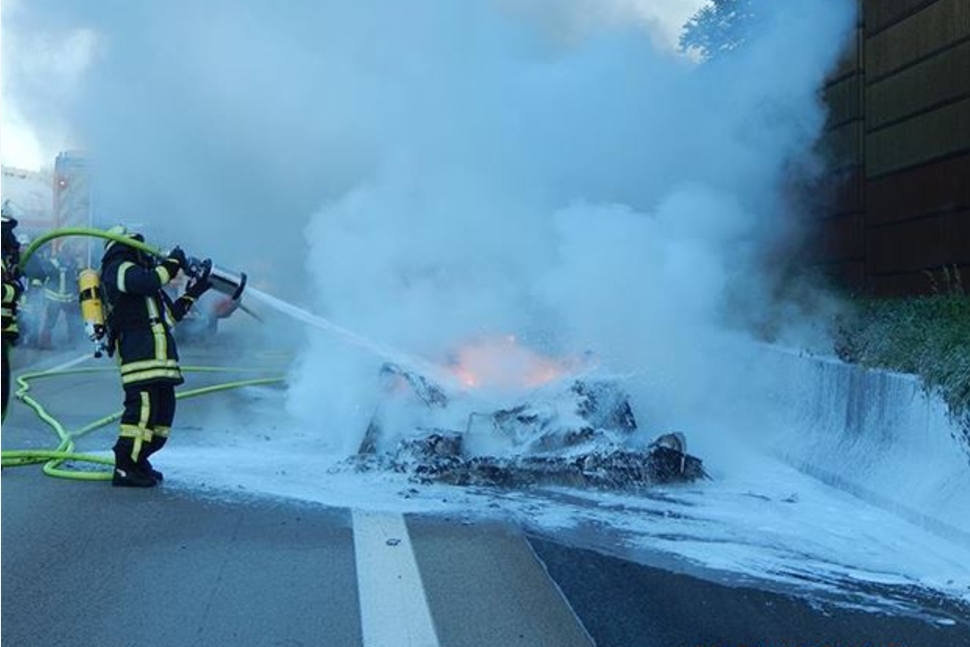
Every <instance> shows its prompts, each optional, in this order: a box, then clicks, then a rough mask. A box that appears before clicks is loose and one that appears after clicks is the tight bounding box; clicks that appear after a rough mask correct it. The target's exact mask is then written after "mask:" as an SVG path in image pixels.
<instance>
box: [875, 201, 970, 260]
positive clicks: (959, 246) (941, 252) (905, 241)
mask: <svg viewBox="0 0 970 647" xmlns="http://www.w3.org/2000/svg"><path fill="white" fill-rule="evenodd" d="M968 259H970V211H962V212H957V213H947V214H941V215H937V216H931V217H928V218H919V219H913V220H903V221H900V222H895V223H891V224H888V225H882V226H878V227H868V228H867V229H866V261H867V268H868V270H869V271H870V272H871V273H872V274H891V273H902V272H915V271H920V270H924V269H931V268H936V267H940V266H941V265H948V264H952V263H962V262H966V261H967V260H968Z"/></svg>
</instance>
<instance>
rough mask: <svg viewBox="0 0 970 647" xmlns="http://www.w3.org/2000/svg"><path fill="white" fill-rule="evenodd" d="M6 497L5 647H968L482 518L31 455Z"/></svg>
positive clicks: (902, 624) (104, 401)
mask: <svg viewBox="0 0 970 647" xmlns="http://www.w3.org/2000/svg"><path fill="white" fill-rule="evenodd" d="M67 357H69V356H68V355H65V356H64V357H60V356H55V355H48V356H43V355H41V356H31V355H29V354H24V355H22V356H21V358H22V359H23V360H25V362H26V361H27V360H30V361H31V363H36V362H41V363H46V365H48V366H50V365H53V364H56V363H58V362H59V361H62V360H63V359H65V358H67ZM111 379H116V378H113V376H111V375H110V374H92V375H88V376H78V377H76V378H71V380H73V382H69V383H63V384H59V385H58V386H57V387H51V388H49V389H48V390H47V391H45V393H44V395H45V401H46V402H49V403H50V405H51V406H52V407H56V408H58V409H59V410H61V411H65V412H67V411H69V412H71V413H69V414H67V415H68V416H75V417H76V421H77V423H78V424H80V423H82V422H84V421H86V420H90V419H91V418H92V416H95V415H103V414H104V412H105V411H106V410H107V411H110V410H112V409H113V408H117V405H118V403H117V402H115V400H117V399H118V392H117V391H116V385H114V382H110V380H111ZM62 417H63V416H62ZM8 423H9V424H7V425H4V430H3V435H2V440H3V447H4V449H8V448H14V447H15V448H21V447H23V446H25V445H30V444H31V443H33V442H35V441H34V440H32V439H35V438H38V437H45V438H49V433H48V432H46V431H43V432H42V428H41V426H40V424H39V423H38V422H36V421H35V420H33V418H32V416H30V415H28V412H27V411H25V410H24V408H23V407H19V406H18V410H17V411H16V412H15V414H12V415H11V417H10V419H9V420H8ZM111 433H113V432H111V431H108V432H106V434H107V435H106V436H105V442H107V441H108V440H110V435H111ZM42 434H48V435H47V436H43V435H42ZM46 444H48V445H49V443H46ZM109 444H110V443H109ZM0 492H2V508H0V512H2V525H0V531H2V558H3V563H2V585H3V586H2V589H0V590H2V622H0V626H2V643H3V644H4V645H23V646H33V645H37V646H54V645H62V646H65V647H66V646H86V647H90V646H111V647H113V646H120V645H132V646H139V647H153V646H156V645H158V646H178V647H181V646H194V645H198V646H200V647H201V646H203V645H204V646H206V647H221V646H223V645H227V646H228V645H233V646H239V645H259V646H262V645H266V646H270V645H289V646H296V645H336V646H343V645H347V646H357V645H368V646H372V647H380V646H382V645H400V646H406V645H429V646H433V645H442V646H455V647H464V646H468V647H474V646H486V645H489V646H496V645H498V646H502V645H521V646H539V645H549V646H550V647H571V646H573V645H577V646H579V645H590V644H596V645H600V646H601V647H613V646H616V647H636V646H643V647H654V646H662V647H678V646H682V647H741V646H747V647H755V646H768V645H779V646H781V645H784V646H788V647H796V646H798V647H826V646H836V645H845V646H849V645H852V646H858V647H863V646H866V647H935V646H937V645H939V646H944V645H947V646H951V645H953V646H955V645H970V619H968V621H967V622H966V623H956V624H953V625H945V626H941V625H937V624H931V623H928V622H925V621H923V620H920V619H916V618H903V617H891V616H885V615H880V614H873V613H866V612H861V611H852V610H847V609H841V608H832V607H827V606H823V605H820V604H818V603H817V602H812V601H808V600H803V599H801V598H798V597H795V596H789V595H784V594H779V593H771V592H766V591H760V590H757V589H752V588H743V587H732V586H728V585H725V584H723V583H714V582H708V581H705V580H701V579H697V578H695V577H691V576H687V575H684V574H677V573H671V572H667V571H664V570H660V569H656V568H650V567H646V566H642V565H640V564H637V563H634V562H632V561H628V560H625V559H620V558H618V557H611V556H608V555H603V554H601V553H598V552H594V551H590V550H584V549H582V548H580V547H576V546H569V545H565V544H563V543H562V541H560V540H558V539H557V538H556V537H548V536H547V537H537V536H530V535H528V534H527V533H526V532H525V531H524V530H522V529H520V528H517V527H514V526H511V525H505V524H501V523H496V522H484V521H476V520H475V519H469V518H465V519H455V518H438V517H433V516H408V517H406V518H405V517H401V516H400V515H393V514H386V515H383V514H380V513H366V514H365V513H361V512H360V511H353V510H348V509H345V508H333V507H327V506H322V505H319V504H308V503H300V502H294V501H290V500H280V499H270V498H252V497H248V498H247V497H244V496H233V497H231V498H227V497H225V496H219V497H214V496H212V495H211V494H207V493H205V492H195V491H191V490H187V489H184V488H179V487H178V486H177V485H172V484H170V485H166V486H162V487H160V488H155V489H152V490H128V489H118V488H112V487H110V486H109V485H107V484H106V483H103V482H95V483H82V482H76V481H67V480H59V479H53V478H48V477H45V476H44V475H42V473H41V472H40V468H39V467H20V468H9V469H4V470H3V476H2V483H0Z"/></svg>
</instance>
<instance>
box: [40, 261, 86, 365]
mask: <svg viewBox="0 0 970 647" xmlns="http://www.w3.org/2000/svg"><path fill="white" fill-rule="evenodd" d="M78 265H79V264H78V262H77V259H76V258H75V257H74V255H73V254H72V253H71V251H70V250H68V249H66V248H65V249H61V250H60V251H59V252H58V253H56V254H54V255H52V256H51V257H50V258H49V259H47V260H46V261H44V262H43V265H42V272H43V274H44V277H45V282H44V301H45V306H44V316H43V319H42V321H41V327H40V334H39V336H38V348H40V349H42V350H50V349H51V337H52V336H53V334H54V328H55V327H56V326H57V322H58V320H60V318H61V315H62V314H63V315H64V324H65V326H66V327H67V343H68V345H72V344H74V343H76V342H77V341H78V340H79V339H80V338H81V325H80V321H79V320H78V318H77V312H76V310H77V290H76V287H77V275H78Z"/></svg>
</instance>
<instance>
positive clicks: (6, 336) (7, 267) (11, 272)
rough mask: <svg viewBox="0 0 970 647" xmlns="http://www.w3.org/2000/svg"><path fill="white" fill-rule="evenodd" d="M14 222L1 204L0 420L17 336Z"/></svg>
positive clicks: (17, 276) (17, 246) (4, 413)
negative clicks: (0, 405) (0, 376)
mask: <svg viewBox="0 0 970 647" xmlns="http://www.w3.org/2000/svg"><path fill="white" fill-rule="evenodd" d="M16 227H17V219H16V218H13V217H12V216H10V215H9V212H8V210H7V205H6V204H4V205H3V266H2V268H3V332H2V336H3V349H2V350H3V409H2V411H0V418H6V417H7V402H8V401H9V400H10V349H11V348H12V347H13V346H14V345H16V343H17V339H18V338H19V336H20V331H19V329H18V328H17V301H18V300H19V299H20V295H21V294H22V293H23V291H24V290H23V286H22V285H21V283H20V274H19V270H18V268H17V264H18V263H19V261H20V243H19V242H18V241H17V237H16V236H15V235H14V233H13V230H14V229H15V228H16Z"/></svg>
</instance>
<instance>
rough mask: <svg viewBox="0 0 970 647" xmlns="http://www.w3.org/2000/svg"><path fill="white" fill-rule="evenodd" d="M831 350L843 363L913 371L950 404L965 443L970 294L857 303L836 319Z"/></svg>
mask: <svg viewBox="0 0 970 647" xmlns="http://www.w3.org/2000/svg"><path fill="white" fill-rule="evenodd" d="M961 288H962V286H961ZM836 351H837V352H838V354H839V356H840V357H841V358H842V359H844V360H846V361H850V362H855V363H859V364H862V365H864V366H870V367H874V368H883V369H889V370H893V371H899V372H903V373H913V374H915V375H918V376H919V377H920V378H922V380H923V383H924V384H925V385H926V388H927V389H928V390H929V391H932V392H935V393H939V394H940V395H941V396H942V397H943V399H944V400H945V401H946V403H947V405H949V407H950V411H951V412H952V414H953V416H954V418H955V419H957V420H958V421H960V423H961V425H962V427H963V434H964V438H963V441H964V443H966V444H967V446H968V447H970V297H968V296H964V295H963V294H962V289H961V290H960V291H953V292H952V293H950V294H937V295H934V296H927V297H913V298H906V299H866V300H861V301H858V302H856V303H855V305H854V309H853V311H852V312H851V313H850V314H848V315H845V316H843V317H841V318H840V321H839V326H838V330H837V339H836Z"/></svg>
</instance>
